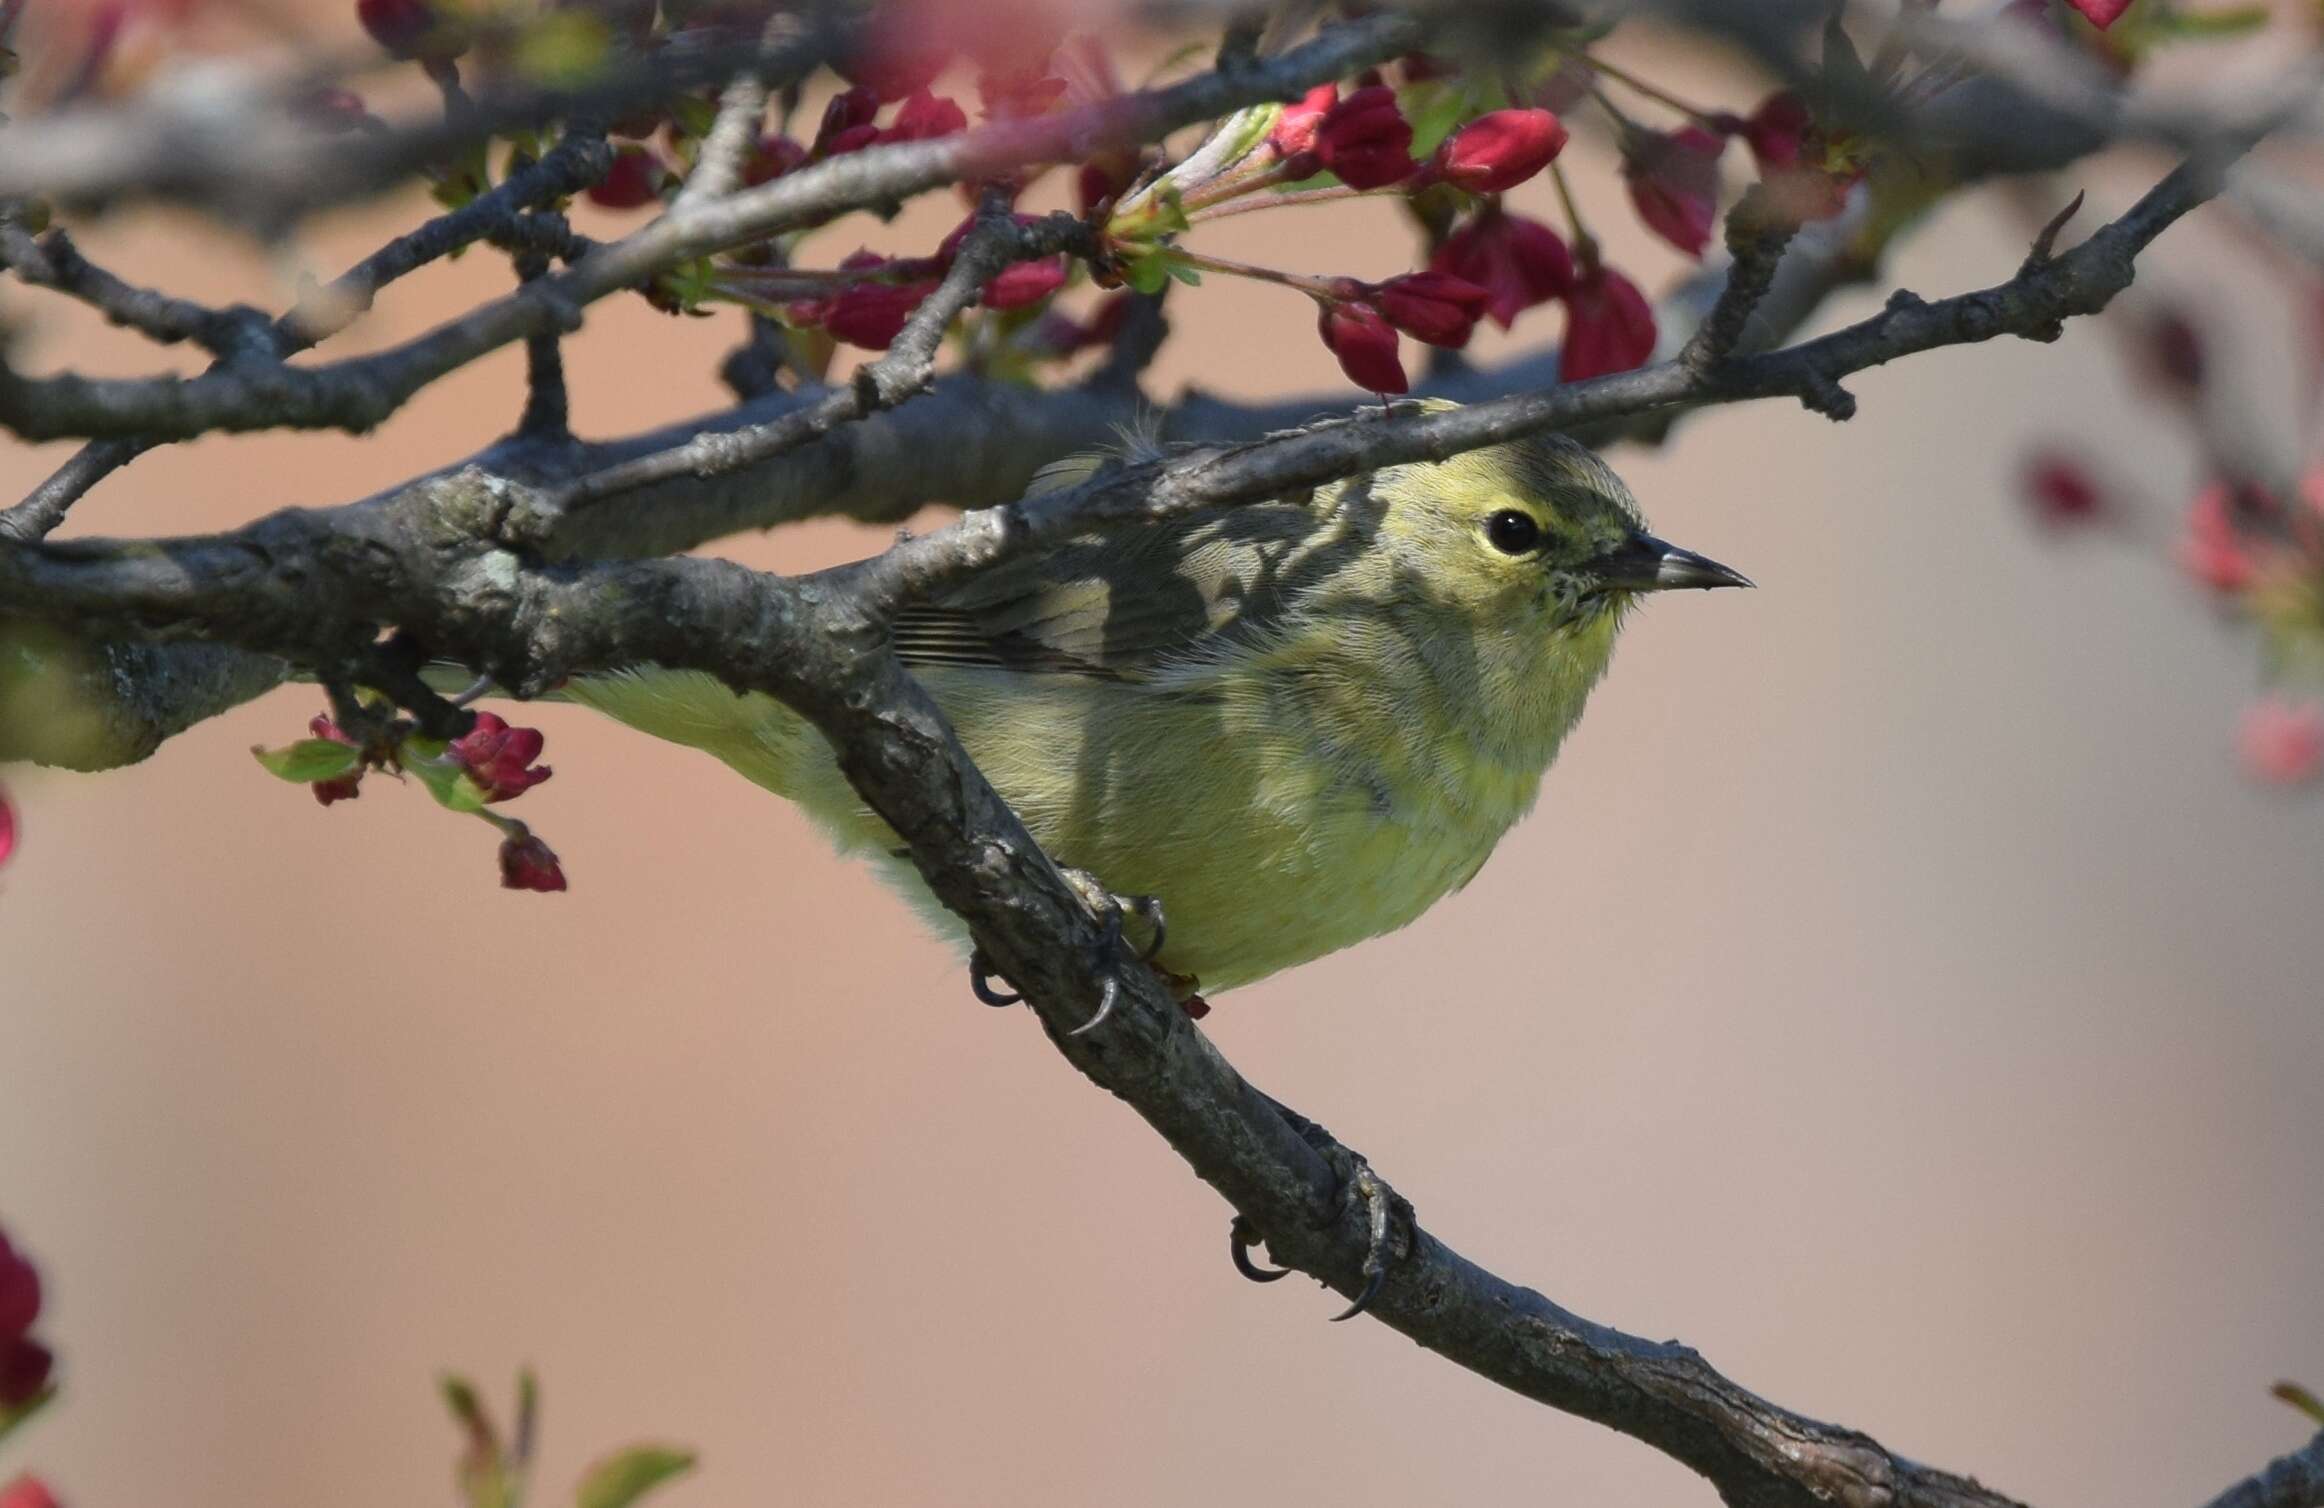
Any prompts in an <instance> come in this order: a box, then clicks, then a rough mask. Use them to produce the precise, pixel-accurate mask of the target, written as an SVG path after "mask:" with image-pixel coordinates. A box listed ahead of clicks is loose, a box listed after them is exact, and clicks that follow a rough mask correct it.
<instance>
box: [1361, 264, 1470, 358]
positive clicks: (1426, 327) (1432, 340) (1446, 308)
mask: <svg viewBox="0 0 2324 1508" xmlns="http://www.w3.org/2000/svg"><path fill="white" fill-rule="evenodd" d="M1492 301H1493V296H1492V295H1491V294H1489V293H1487V292H1486V291H1485V290H1484V289H1482V288H1480V287H1478V286H1477V285H1476V284H1474V283H1472V282H1470V281H1469V280H1468V279H1466V278H1460V277H1455V276H1453V275H1452V274H1451V273H1449V272H1408V273H1406V274H1404V275H1403V276H1402V277H1394V278H1390V279H1389V280H1388V281H1387V282H1385V283H1382V284H1380V285H1379V286H1378V287H1377V288H1374V289H1373V290H1372V302H1373V303H1375V304H1377V305H1378V306H1379V309H1380V312H1381V313H1382V314H1384V315H1386V316H1387V317H1388V323H1390V324H1392V325H1394V326H1395V327H1396V328H1397V329H1399V330H1402V331H1403V332H1404V333H1405V334H1407V335H1409V336H1412V337H1413V338H1414V339H1416V340H1424V341H1427V342H1428V343H1429V344H1430V345H1432V346H1449V347H1451V348H1452V349H1453V350H1456V351H1457V350H1459V349H1460V348H1461V347H1462V346H1465V345H1467V344H1468V343H1469V337H1470V336H1471V335H1473V334H1474V333H1476V328H1477V321H1478V320H1480V319H1482V318H1483V317H1484V315H1485V310H1486V308H1487V306H1489V305H1490V304H1491V303H1492Z"/></svg>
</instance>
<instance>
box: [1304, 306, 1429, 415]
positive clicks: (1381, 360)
mask: <svg viewBox="0 0 2324 1508" xmlns="http://www.w3.org/2000/svg"><path fill="white" fill-rule="evenodd" d="M1316 330H1317V333H1318V334H1320V335H1322V336H1323V343H1324V345H1325V346H1326V347H1328V348H1329V349H1330V351H1331V353H1332V355H1334V356H1336V357H1338V358H1339V363H1340V370H1341V371H1343V372H1345V373H1347V374H1348V380H1349V381H1351V382H1353V383H1355V384H1356V386H1358V387H1360V388H1363V389H1364V390H1365V391H1367V392H1373V393H1401V392H1404V391H1406V390H1408V389H1409V388H1410V387H1411V386H1412V384H1411V382H1410V381H1409V380H1408V379H1407V378H1406V377H1405V375H1404V363H1403V362H1402V361H1401V360H1400V359H1398V357H1397V354H1396V330H1395V327H1394V326H1392V325H1390V324H1389V323H1388V321H1387V320H1386V318H1384V317H1383V316H1382V315H1381V313H1380V311H1379V310H1378V309H1375V308H1373V307H1372V306H1371V305H1370V304H1367V303H1364V302H1362V301H1361V300H1357V299H1333V300H1331V301H1330V302H1328V303H1326V304H1325V305H1324V306H1323V313H1322V314H1321V316H1320V317H1319V318H1318V319H1317V320H1316Z"/></svg>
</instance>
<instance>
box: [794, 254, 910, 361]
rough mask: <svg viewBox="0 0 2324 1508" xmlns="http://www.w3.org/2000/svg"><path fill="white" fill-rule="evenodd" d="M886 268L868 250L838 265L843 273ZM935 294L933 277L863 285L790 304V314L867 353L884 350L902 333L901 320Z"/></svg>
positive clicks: (864, 283) (884, 264) (879, 256)
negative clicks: (825, 296)
mask: <svg viewBox="0 0 2324 1508" xmlns="http://www.w3.org/2000/svg"><path fill="white" fill-rule="evenodd" d="M890 265H893V264H891V263H890V262H889V260H888V259H887V258H885V257H883V256H881V255H879V254H878V253H877V252H872V251H858V252H855V253H853V254H852V255H850V256H849V257H848V258H847V259H846V260H845V261H842V262H841V263H840V264H839V266H840V270H841V271H843V272H869V271H873V270H875V269H879V268H883V267H888V266H890ZM935 291H936V280H935V279H934V278H917V279H914V280H913V281H911V282H905V283H880V282H863V283H857V284H856V285H854V286H853V287H850V288H845V289H842V290H841V291H839V292H838V293H835V294H833V295H832V296H831V297H829V298H827V299H821V300H818V301H814V302H811V303H805V304H799V305H794V306H793V308H792V314H793V316H794V317H795V318H797V319H799V320H800V321H801V322H803V323H806V324H812V325H821V326H822V327H823V328H824V329H825V330H827V331H829V332H830V334H831V337H832V338H833V339H834V340H843V341H845V342H847V343H848V344H849V345H851V346H861V347H863V348H864V349H865V350H868V351H884V350H886V349H887V348H888V347H889V346H891V345H893V344H895V340H896V337H897V336H898V335H900V334H901V333H903V329H904V321H906V320H908V319H910V318H911V317H912V311H913V310H914V309H917V308H919V307H920V302H921V300H923V299H925V298H927V297H928V295H929V294H931V293H933V292H935Z"/></svg>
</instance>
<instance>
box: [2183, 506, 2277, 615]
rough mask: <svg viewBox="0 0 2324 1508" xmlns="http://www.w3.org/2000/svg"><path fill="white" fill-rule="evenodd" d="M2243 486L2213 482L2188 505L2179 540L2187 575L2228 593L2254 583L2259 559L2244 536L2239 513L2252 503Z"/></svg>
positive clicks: (2239, 590) (2214, 589)
mask: <svg viewBox="0 0 2324 1508" xmlns="http://www.w3.org/2000/svg"><path fill="white" fill-rule="evenodd" d="M2242 490H2243V489H2241V488H2238V487H2236V486H2233V485H2231V484H2229V483H2226V482H2213V483H2212V484H2211V485H2209V486H2208V487H2205V488H2204V489H2203V490H2202V491H2201V492H2199V493H2197V494H2196V495H2195V501H2194V503H2193V504H2192V505H2190V506H2189V508H2188V509H2187V532H2186V534H2185V535H2184V536H2183V537H2182V538H2181V539H2180V541H2179V564H2180V565H2181V566H2182V567H2184V568H2185V570H2186V572H2187V574H2188V575H2190V576H2192V577H2194V578H2195V579H2196V580H2197V581H2199V582H2201V583H2203V585H2205V586H2207V587H2209V588H2211V590H2213V591H2215V592H2218V593H2220V594H2222V595H2225V596H2232V595H2234V594H2236V593H2238V592H2241V591H2242V590H2243V589H2244V588H2246V587H2248V586H2250V585H2251V582H2252V578H2253V577H2254V576H2256V575H2257V574H2258V563H2257V561H2256V560H2255V558H2254V556H2253V553H2252V549H2251V546H2250V545H2249V543H2247V542H2246V540H2245V539H2244V537H2243V530H2242V528H2241V526H2240V524H2239V523H2238V521H2237V513H2238V511H2239V510H2241V509H2245V508H2248V507H2250V506H2251V504H2250V500H2249V499H2248V498H2245V497H2242V496H2240V495H2239V494H2240V493H2241V492H2242Z"/></svg>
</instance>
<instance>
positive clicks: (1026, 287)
mask: <svg viewBox="0 0 2324 1508" xmlns="http://www.w3.org/2000/svg"><path fill="white" fill-rule="evenodd" d="M1064 286H1065V258H1063V257H1061V256H1057V257H1043V258H1042V259H1041V260H1039V261H1037V262H1019V263H1017V264H1016V265H1014V266H1012V267H1009V268H1007V269H1005V270H1003V271H1002V273H1001V274H1000V276H998V277H996V278H994V279H993V280H992V281H991V282H989V283H987V284H985V285H984V294H983V297H984V306H985V307H986V308H987V309H1022V308H1023V307H1025V306H1026V305H1027V304H1037V303H1039V302H1041V300H1043V299H1045V298H1047V297H1048V296H1049V295H1050V294H1052V293H1055V292H1056V291H1057V290H1058V289H1060V288H1062V287H1064Z"/></svg>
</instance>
